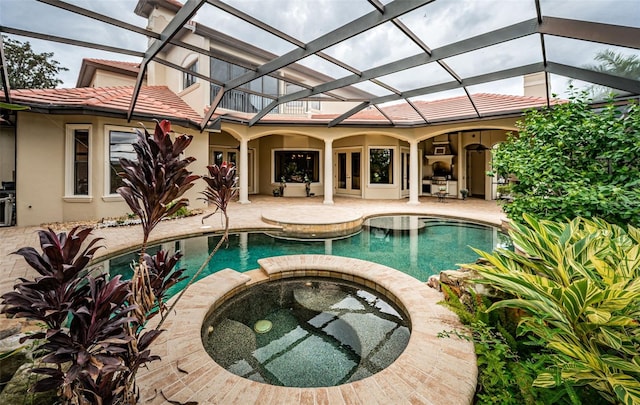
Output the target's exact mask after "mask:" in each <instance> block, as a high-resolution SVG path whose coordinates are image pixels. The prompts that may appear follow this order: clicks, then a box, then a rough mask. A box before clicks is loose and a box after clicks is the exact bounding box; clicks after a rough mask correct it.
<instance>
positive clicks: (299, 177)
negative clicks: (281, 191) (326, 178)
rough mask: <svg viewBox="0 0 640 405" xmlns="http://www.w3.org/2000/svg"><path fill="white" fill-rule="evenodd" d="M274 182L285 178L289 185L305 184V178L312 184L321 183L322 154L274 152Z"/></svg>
mask: <svg viewBox="0 0 640 405" xmlns="http://www.w3.org/2000/svg"><path fill="white" fill-rule="evenodd" d="M273 154H274V156H273V162H274V170H273V173H274V177H273V182H274V183H279V182H280V181H281V179H282V178H283V177H284V180H285V181H286V182H287V183H304V181H305V179H304V178H305V176H307V178H308V179H309V180H311V181H312V182H318V181H320V152H319V151H317V150H275V151H273Z"/></svg>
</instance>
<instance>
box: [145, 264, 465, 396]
mask: <svg viewBox="0 0 640 405" xmlns="http://www.w3.org/2000/svg"><path fill="white" fill-rule="evenodd" d="M259 264H260V267H261V268H260V270H254V271H252V272H248V273H239V272H236V271H235V270H232V269H225V270H222V271H219V272H217V273H214V274H213V275H211V276H209V277H206V278H204V279H202V280H200V281H198V282H197V283H194V284H193V285H192V286H191V287H190V288H189V289H188V290H187V291H186V293H185V294H184V296H183V297H182V299H181V300H180V302H179V303H178V304H177V305H176V307H175V309H174V313H172V314H170V315H169V317H168V319H167V321H166V322H165V324H164V325H163V329H166V331H165V332H164V333H163V334H162V335H161V336H160V337H159V338H158V340H157V341H156V342H155V343H154V344H153V346H152V350H153V353H154V354H158V355H160V356H161V358H162V360H160V361H155V362H152V363H151V364H150V365H149V367H148V368H144V369H141V370H140V372H139V373H138V386H139V387H140V391H141V402H142V403H145V404H167V403H170V402H169V400H171V401H180V402H186V401H197V402H198V403H200V404H219V403H224V404H249V403H260V404H342V403H344V404H352V403H355V404H357V403H363V404H365V403H366V404H389V403H394V404H402V403H406V404H409V403H411V404H445V403H446V404H470V403H472V401H473V396H474V394H475V390H476V381H477V364H476V356H475V352H474V348H473V344H472V342H469V341H466V340H464V339H460V338H457V337H452V338H440V337H438V334H439V332H442V331H450V330H452V329H458V330H459V329H462V328H463V326H462V325H461V324H460V321H459V319H458V317H457V316H456V315H455V314H454V313H453V312H451V311H450V310H448V309H446V308H445V307H443V306H442V305H438V302H439V301H441V300H442V295H441V293H439V292H437V291H435V290H433V289H431V288H429V287H428V286H427V285H426V284H425V283H422V282H420V281H418V280H417V279H415V278H413V277H411V276H408V275H406V274H404V273H402V272H400V271H398V270H395V269H392V268H390V267H387V266H383V265H380V264H376V263H372V262H368V261H364V260H360V259H352V258H346V257H339V256H328V255H290V256H278V257H270V258H265V259H261V260H259ZM299 276H314V277H338V278H341V279H344V280H349V281H355V282H359V283H361V284H364V285H366V286H368V287H370V288H374V289H376V291H379V292H381V293H383V294H385V295H386V296H387V297H388V298H390V299H393V300H394V301H395V302H396V304H398V305H399V306H401V307H402V308H403V309H404V310H405V311H406V312H407V314H408V315H409V317H410V319H411V325H412V330H411V337H410V339H409V342H408V344H407V347H406V349H405V350H404V352H403V353H402V354H401V355H400V356H399V357H398V358H397V359H396V361H395V362H393V363H392V364H391V365H390V366H389V367H387V368H386V369H384V370H382V371H381V372H379V373H377V374H375V375H373V376H371V377H367V378H364V379H362V380H359V381H355V382H352V383H348V384H343V385H339V386H335V387H321V388H290V387H278V386H272V385H268V384H264V383H260V382H255V381H251V380H247V379H245V378H242V377H239V376H236V375H234V374H232V373H230V372H228V371H227V370H225V369H223V368H222V367H221V366H219V365H218V364H217V363H215V362H214V361H213V360H212V359H211V358H210V357H209V355H208V354H207V353H206V351H205V349H204V346H203V344H202V339H201V327H202V323H203V321H204V319H205V318H206V317H207V315H208V314H209V313H210V312H211V311H212V308H214V307H216V306H217V305H219V304H220V303H221V302H223V301H224V300H226V298H228V297H230V296H232V295H234V294H235V293H236V292H238V291H240V290H242V289H245V288H247V287H248V286H249V285H252V284H254V283H257V282H264V281H267V280H270V279H279V278H286V277H299Z"/></svg>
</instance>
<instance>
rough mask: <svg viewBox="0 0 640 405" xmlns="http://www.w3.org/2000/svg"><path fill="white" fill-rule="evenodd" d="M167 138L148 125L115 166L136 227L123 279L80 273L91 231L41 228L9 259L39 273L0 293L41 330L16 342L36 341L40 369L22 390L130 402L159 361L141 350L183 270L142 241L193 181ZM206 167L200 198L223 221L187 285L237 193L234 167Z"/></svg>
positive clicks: (14, 312) (69, 403)
mask: <svg viewBox="0 0 640 405" xmlns="http://www.w3.org/2000/svg"><path fill="white" fill-rule="evenodd" d="M170 132H171V125H170V123H169V122H168V121H162V122H159V123H157V125H156V128H155V132H154V134H153V136H152V135H150V134H149V133H148V132H147V131H146V130H145V131H138V140H137V142H136V144H134V150H135V152H136V155H137V159H136V160H135V161H133V160H128V159H121V160H120V163H121V165H122V168H123V173H121V174H120V175H121V176H122V177H123V180H124V186H123V187H120V188H119V189H118V190H117V191H118V193H119V194H120V195H122V197H123V198H124V200H125V201H126V202H127V204H128V205H129V207H130V208H131V209H132V210H133V212H134V213H135V214H136V215H138V216H139V217H140V219H141V222H142V229H143V243H142V250H141V253H140V259H139V261H138V263H137V264H136V265H135V266H134V275H133V277H132V279H131V280H121V279H120V277H119V276H116V277H114V278H113V279H111V280H109V278H108V275H106V274H98V275H94V274H89V271H88V270H87V268H86V267H87V265H88V264H89V262H90V261H91V260H92V258H93V255H94V254H95V252H96V251H97V250H98V249H99V248H100V246H98V245H97V244H98V242H99V241H100V239H99V238H96V239H89V236H90V234H91V229H82V230H79V228H74V229H73V230H71V231H70V232H69V234H66V233H60V234H56V233H54V232H53V231H52V230H50V229H49V230H42V231H39V236H40V246H41V248H42V253H41V254H40V253H38V252H37V251H36V250H35V249H34V248H32V247H24V248H21V249H19V250H18V251H16V252H15V254H18V255H21V256H22V257H24V259H25V260H26V262H27V264H28V265H29V266H31V267H32V268H33V269H35V270H36V271H37V272H38V273H39V276H38V277H36V278H35V280H33V281H30V280H26V279H20V280H19V282H18V283H16V285H15V286H14V290H13V291H11V292H8V293H6V294H3V295H2V296H0V299H1V301H0V304H2V305H4V307H3V309H2V312H4V313H6V314H8V315H10V316H17V317H27V318H31V319H36V320H39V321H42V322H43V323H44V325H45V330H44V331H42V332H39V333H35V334H32V335H29V336H28V337H26V338H24V339H25V340H26V339H34V340H36V341H38V342H39V347H38V349H37V350H36V353H39V356H40V360H41V362H42V365H41V366H39V367H37V368H34V369H33V370H32V371H33V372H35V373H38V374H41V375H43V376H44V377H43V378H42V379H41V380H40V381H39V382H37V383H36V384H35V385H34V386H33V387H32V390H34V391H48V390H51V389H56V390H57V392H58V395H59V398H60V401H61V403H63V404H65V405H85V404H103V405H110V404H135V403H137V402H138V400H139V395H138V389H137V387H136V380H135V377H136V373H137V371H138V369H139V368H140V367H141V366H144V365H145V364H146V363H148V362H151V361H154V360H158V359H159V357H158V356H156V355H153V354H152V353H151V348H150V347H151V344H152V343H153V342H154V341H155V339H156V338H157V337H158V336H159V335H160V334H161V333H162V330H160V326H161V325H162V322H163V321H164V319H165V318H166V316H167V314H168V313H169V312H170V310H167V308H166V304H165V302H166V298H167V290H168V289H169V288H171V287H172V286H174V285H176V284H177V283H179V282H180V281H182V280H184V278H185V277H184V275H183V274H184V271H185V269H175V267H176V264H177V262H178V260H179V259H180V257H181V254H180V252H174V253H173V254H169V253H168V252H166V251H164V250H160V251H158V253H156V254H155V255H153V256H151V255H148V254H147V253H146V252H145V251H146V247H147V242H148V240H149V235H150V234H151V231H152V230H153V229H154V228H155V226H156V225H157V224H158V223H159V222H160V221H161V220H162V219H163V218H166V217H168V216H170V215H172V214H173V213H174V212H176V211H177V210H179V209H180V208H182V207H184V206H186V205H187V204H188V200H187V199H186V198H183V194H184V193H185V192H186V191H187V190H188V189H190V188H191V187H192V186H193V182H194V181H195V180H196V179H198V178H199V176H195V175H192V174H191V172H189V171H188V170H187V166H188V165H189V164H190V163H191V162H193V161H194V160H195V159H194V158H192V157H187V158H181V154H182V153H183V152H184V150H185V149H186V147H187V146H188V145H189V144H190V142H191V139H192V137H190V136H187V135H178V136H176V137H175V141H172V139H171V135H170ZM208 170H209V174H210V177H205V181H206V182H207V184H208V187H207V189H206V190H205V191H204V193H203V194H204V195H205V197H206V200H207V201H209V202H210V203H211V204H213V205H215V207H216V211H215V212H218V211H221V212H222V214H223V215H224V218H225V232H224V235H223V237H222V238H221V240H220V242H219V243H218V245H217V246H216V248H215V249H214V251H213V252H212V253H211V255H210V256H209V258H208V259H207V260H206V261H205V263H203V265H202V267H201V268H200V270H199V271H198V272H197V273H196V275H194V276H193V278H192V279H191V280H190V281H189V284H191V282H193V280H195V279H196V277H197V275H198V274H199V273H200V272H201V271H202V269H203V268H204V267H205V266H206V264H207V263H208V262H209V260H210V259H211V257H212V256H213V255H214V254H215V252H216V251H217V250H218V249H219V248H220V246H221V245H222V243H223V241H226V240H227V236H228V227H229V217H228V215H227V206H228V203H229V201H231V199H232V198H233V197H234V196H235V195H236V193H237V189H236V177H235V167H233V166H228V165H227V164H223V165H221V166H215V165H214V166H209V167H208ZM185 289H186V288H185ZM183 291H184V290H183ZM179 298H180V297H178V298H177V299H176V300H175V301H174V304H173V305H175V303H176V302H177V301H178V300H179ZM157 314H162V319H161V320H160V322H159V324H158V325H157V326H156V328H155V329H148V328H147V322H148V321H149V319H151V318H152V317H154V316H155V315H157Z"/></svg>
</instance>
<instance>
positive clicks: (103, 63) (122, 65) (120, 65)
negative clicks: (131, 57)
mask: <svg viewBox="0 0 640 405" xmlns="http://www.w3.org/2000/svg"><path fill="white" fill-rule="evenodd" d="M82 63H91V64H94V65H96V66H97V67H111V68H115V69H121V70H127V71H129V72H131V73H135V74H138V72H139V71H140V63H139V62H123V61H119V60H107V59H94V58H84V59H82Z"/></svg>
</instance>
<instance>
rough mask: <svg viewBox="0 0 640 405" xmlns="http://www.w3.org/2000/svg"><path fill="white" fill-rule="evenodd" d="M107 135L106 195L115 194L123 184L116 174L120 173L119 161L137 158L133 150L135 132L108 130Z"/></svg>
mask: <svg viewBox="0 0 640 405" xmlns="http://www.w3.org/2000/svg"><path fill="white" fill-rule="evenodd" d="M108 133H109V137H108V141H109V148H108V153H109V163H108V164H109V166H108V172H107V173H108V174H107V175H106V176H105V177H106V179H105V180H106V181H107V185H108V189H107V194H116V190H117V189H118V187H121V186H122V185H123V184H124V183H123V182H122V179H121V178H120V176H119V175H118V173H120V172H122V166H121V165H120V159H121V158H126V159H129V160H137V158H138V157H137V155H136V152H135V151H134V149H133V144H134V143H135V142H136V141H137V139H138V136H137V134H136V133H135V132H131V130H125V129H109V130H108Z"/></svg>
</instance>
